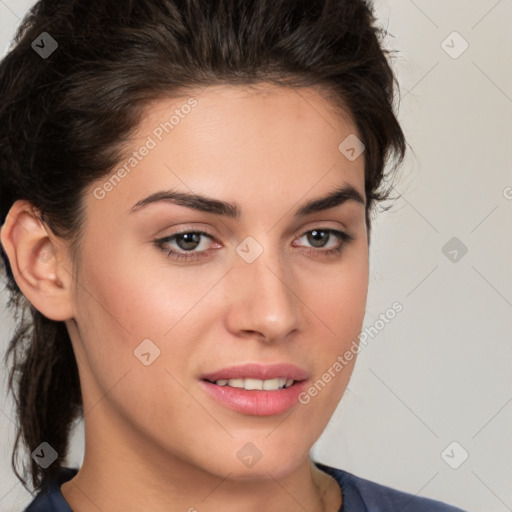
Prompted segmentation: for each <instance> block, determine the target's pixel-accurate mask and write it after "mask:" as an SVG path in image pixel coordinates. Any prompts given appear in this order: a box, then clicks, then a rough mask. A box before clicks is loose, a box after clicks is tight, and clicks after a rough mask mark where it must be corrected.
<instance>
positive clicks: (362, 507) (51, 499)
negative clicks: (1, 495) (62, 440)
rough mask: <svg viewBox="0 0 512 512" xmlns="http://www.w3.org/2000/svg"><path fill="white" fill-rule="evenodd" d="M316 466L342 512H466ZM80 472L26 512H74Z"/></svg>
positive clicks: (62, 476) (67, 474) (68, 474)
mask: <svg viewBox="0 0 512 512" xmlns="http://www.w3.org/2000/svg"><path fill="white" fill-rule="evenodd" d="M315 464H316V466H317V467H318V468H319V469H321V470H322V471H324V472H325V473H328V474H329V475H331V476H332V477H334V478H335V479H336V481H337V482H338V483H339V484H340V487H341V490H342V506H341V508H340V510H339V512H464V511H463V510H461V509H460V508H456V507H453V506H451V505H446V504H444V503H442V502H440V501H437V500H432V499H429V498H423V497H419V496H415V495H414V494H409V493H406V492H402V491H398V490H396V489H393V488H391V487H387V486H385V485H381V484H377V483H375V482H372V481H370V480H366V479H364V478H361V477H358V476H356V475H354V474H352V473H349V472H348V471H344V470H342V469H336V468H332V467H330V466H326V465H324V464H321V463H319V462H315ZM77 472H78V469H75V468H61V469H60V470H59V473H58V475H57V477H56V478H55V479H54V480H53V481H52V482H51V484H50V486H49V487H48V489H47V490H46V491H45V492H42V491H41V492H39V494H38V495H37V496H36V497H35V498H34V500H33V501H32V502H31V503H30V505H29V506H28V507H27V508H26V509H25V510H24V512H72V510H71V508H70V507H69V505H68V504H67V502H66V500H65V499H64V497H63V496H62V493H61V492H60V486H61V484H63V483H64V482H66V481H67V480H70V479H71V478H73V477H74V476H75V475H76V473H77Z"/></svg>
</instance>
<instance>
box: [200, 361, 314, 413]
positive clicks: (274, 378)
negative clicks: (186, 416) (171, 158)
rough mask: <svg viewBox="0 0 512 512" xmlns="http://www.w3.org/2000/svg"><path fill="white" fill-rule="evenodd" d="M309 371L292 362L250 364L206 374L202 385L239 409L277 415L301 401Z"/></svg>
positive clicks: (224, 403) (234, 408) (211, 394)
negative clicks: (300, 396) (299, 399)
mask: <svg viewBox="0 0 512 512" xmlns="http://www.w3.org/2000/svg"><path fill="white" fill-rule="evenodd" d="M308 379H309V374H308V372H306V370H303V369H302V368H299V367H298V366H295V365H291V364H274V365H259V364H247V365H242V366H233V367H230V368H224V369H222V370H218V371H216V372H213V373H210V374H207V375H202V376H201V378H200V382H201V387H202V388H203V390H204V391H205V392H206V393H207V394H208V395H209V396H210V397H212V398H213V399H214V400H215V401H216V402H217V403H220V404H222V405H223V406H224V407H227V408H228V409H231V410H234V411H236V412H238V413H242V414H248V415H252V416H275V415H279V414H282V413H284V412H286V411H288V410H289V409H291V408H292V407H294V406H296V405H297V403H298V397H299V395H300V394H301V393H302V392H303V391H304V389H306V386H307V381H308Z"/></svg>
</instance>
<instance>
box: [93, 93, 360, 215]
mask: <svg viewBox="0 0 512 512" xmlns="http://www.w3.org/2000/svg"><path fill="white" fill-rule="evenodd" d="M358 135H359V134H358V132H357V130H356V128H355V126H354V124H353V122H352V120H351V117H350V115H349V114H348V113H344V112H342V111H337V110H335V108H334V107H333V104H332V103H330V102H329V101H328V100H327V99H325V97H324V96H323V95H322V94H321V93H320V91H319V90H316V89H310V88H303V89H292V88H289V87H281V86H277V85H272V84H264V85H262V84H259V85H258V86H251V87H249V86H234V85H215V86H209V87H205V88H202V89H192V90H190V91H188V92H187V94H183V95H181V96H179V97H173V98H165V99H159V100H157V101H153V102H152V103H151V104H149V105H148V106H147V107H146V109H145V111H144V113H143V115H142V117H141V122H140V124H139V126H138V127H137V129H136V130H135V132H134V134H133V136H132V138H131V139H130V141H129V144H128V147H127V150H126V154H125V158H124V159H123V160H122V161H121V162H119V164H118V165H117V166H116V168H114V169H113V170H112V172H111V173H110V174H109V175H108V176H106V177H104V178H103V179H102V180H100V182H101V183H105V182H108V181H109V180H110V182H111V184H112V186H109V187H107V188H109V192H108V194H107V195H106V197H105V199H106V200H108V201H104V202H103V201H102V202H103V203H107V202H108V203H110V204H115V203H116V202H117V203H118V204H119V205H120V206H121V205H122V203H126V204H127V205H128V204H129V206H130V207H131V206H133V205H134V204H135V203H137V202H138V201H140V200H141V199H142V198H143V197H144V196H146V195H149V194H152V193H155V192H158V191H160V190H167V189H171V188H173V189H181V190H183V191H186V192H195V193H198V194H204V195H208V196H210V197H211V196H214V197H218V198H219V199H221V200H225V201H233V200H236V201H237V202H238V203H239V204H243V203H244V200H246V201H247V202H248V203H251V205H252V208H260V209H261V208H266V206H265V205H264V202H265V201H267V200H268V202H269V203H270V202H272V203H275V202H276V201H277V202H283V201H288V202H292V203H295V202H297V201H298V200H299V199H301V198H307V197H308V195H309V197H315V196H318V195H322V194H323V193H324V192H325V191H327V190H332V189H333V188H334V187H339V186H340V185H342V184H344V183H349V184H351V185H353V186H354V187H355V188H356V189H358V190H359V192H360V193H361V195H363V197H364V155H361V156H360V157H359V158H357V159H354V160H351V159H348V158H347V157H346V156H345V154H344V153H343V152H342V149H340V146H342V143H343V141H344V140H346V139H347V138H348V137H354V136H358ZM120 170H121V172H119V171H120ZM119 175H121V177H120V176H119ZM95 185H96V186H97V185H98V184H97V183H96V184H95ZM251 205H249V206H248V207H251ZM267 206H268V205H267ZM122 209H123V210H125V211H126V208H125V206H122Z"/></svg>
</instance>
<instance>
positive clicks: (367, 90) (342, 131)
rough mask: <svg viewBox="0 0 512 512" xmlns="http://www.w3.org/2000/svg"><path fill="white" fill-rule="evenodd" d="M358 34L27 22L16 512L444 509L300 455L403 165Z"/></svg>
mask: <svg viewBox="0 0 512 512" xmlns="http://www.w3.org/2000/svg"><path fill="white" fill-rule="evenodd" d="M374 21H375V19H374V16H373V13H372V10H371V8H370V6H369V5H367V3H365V2H364V1H363V0H357V1H356V0H347V1H341V0H338V1H320V0H318V1H316V0H315V1H311V0H307V1H306V0H304V1H294V2H271V1H270V0H268V1H267V0H259V1H244V2H235V1H230V0H217V1H207V0H187V1H180V0H150V1H142V0H133V1H129V2H124V3H119V2H114V1H112V0H106V1H103V2H100V3H98V4H97V5H95V6H94V8H93V9H91V6H90V3H86V2H83V1H73V2H69V1H66V2H63V1H62V2H57V1H53V2H50V1H41V2H39V3H37V4H36V6H35V7H34V8H33V10H32V11H31V13H30V14H29V16H28V17H27V18H26V19H25V20H24V22H23V24H22V26H21V28H20V29H19V32H18V36H17V40H16V46H15V47H14V48H13V50H12V51H11V52H10V53H9V54H8V56H7V57H6V58H5V59H4V61H3V62H2V63H1V65H0V88H1V90H2V98H3V99H2V103H1V106H0V126H1V127H2V128H1V145H0V147H1V151H2V154H1V158H0V162H1V168H0V169H1V170H0V172H1V179H2V192H1V199H0V212H1V217H2V230H1V243H2V249H3V253H2V255H3V258H4V262H5V270H6V274H7V276H8V280H9V281H8V286H9V290H10V293H11V294H12V303H13V304H14V305H15V306H17V307H18V308H19V309H18V311H19V312H24V314H21V315H19V316H18V317H17V318H18V321H19V323H18V325H17V331H16V333H15V336H14V337H13V339H12V341H11V345H10V348H9V352H8V357H9V360H10V363H11V364H12V372H11V379H10V386H11V388H12V390H13V392H14V394H15V397H16V400H17V411H18V417H19V432H18V438H17V442H16V446H15V452H14V454H13V468H14V470H15V472H16V474H17V475H18V477H19V478H20V479H21V480H22V482H23V483H24V484H25V485H26V486H27V488H28V484H27V479H26V477H27V476H28V477H30V478H31V484H32V486H33V488H34V489H35V490H37V491H38V494H37V496H36V497H35V498H34V501H33V502H32V503H31V504H30V506H29V507H28V508H27V509H26V510H28V511H30V512H34V511H36V510H37V511H39V512H43V511H44V512H47V511H57V512H64V511H69V510H73V511H75V512H88V511H93V510H94V511H97V510H103V511H107V510H108V511H114V512H115V511H121V510H123V511H130V510H133V511H139V510H151V511H152V512H159V511H163V510H165V511H172V512H174V511H181V510H188V511H195V510H198V511H217V510H226V511H229V510H237V511H239V510H244V511H252V510H254V511H256V510H258V511H259V510H262V509H264V510H266V511H276V512H277V511H280V512H282V511H292V510H293V511H295V510H308V511H315V512H317V511H318V512H320V511H322V512H335V511H339V510H342V511H344V512H359V511H366V510H368V511H369V510H371V511H399V510H400V511H408V510H409V511H413V510H414V511H427V510H428V511H456V510H459V509H455V508H454V507H451V506H449V505H445V504H442V503H440V502H438V501H434V500H430V499H426V498H420V497H416V496H413V495H410V494H406V493H403V492H400V491H398V490H395V489H392V488H389V487H385V486H382V485H379V484H377V483H375V482H370V481H368V480H365V479H363V478H361V477H358V476H356V475H353V474H351V473H349V472H347V471H344V470H341V469H338V468H332V467H328V466H325V465H323V464H320V463H317V462H315V461H313V460H311V459H310V456H309V451H310V449H311V446H312V445H313V443H314V442H315V441H316V440H317V439H318V437H319V436H320V435H321V433H322V431H323V429H324V428H325V426H326V425H327V423H328V421H329V418H330V417H331V415H332V413H333V411H334V410H335V408H336V406H337V404H338V402H339V401H340V399H341V397H342V395H343V392H344V390H345V389H346V387H347V385H348V381H349V379H350V375H351V373H352V371H353V366H354V363H355V358H353V359H349V360H344V363H343V364H341V363H340V362H339V360H338V356H339V355H340V354H344V353H345V352H346V351H347V350H348V349H349V348H350V347H351V344H352V342H353V340H354V339H357V335H358V333H359V332H360V330H361V326H362V322H363V318H364V312H365V306H366V296H367V289H368V248H369V243H370V228H371V222H370V214H371V212H372V211H373V208H374V206H375V205H376V204H377V203H378V202H379V201H381V200H383V199H385V198H386V197H387V196H388V194H389V191H390V189H387V190H383V187H382V184H383V183H384V178H385V176H384V168H385V166H386V163H388V162H389V163H395V164H398V163H400V162H401V160H402V159H403V156H404V152H405V138H404V135H403V133H402V130H401V128H400V126H399V124H398V122H397V120H396V117H395V114H394V112H393V107H392V106H393V97H394V81H395V78H394V75H393V73H392V70H391V68H390V67H389V64H388V61H387V59H386V51H385V50H384V49H382V48H381V46H380V43H379V37H378V36H379V29H378V28H377V27H375V26H374ZM326 375H327V377H326ZM320 381H321V382H323V383H324V384H325V385H324V386H323V387H322V388H321V389H320V390H319V389H318V386H317V383H318V382H320ZM315 389H316V392H315V391H314V390H315ZM81 416H83V419H84V428H85V453H84V460H83V464H82V466H81V467H80V468H68V467H66V462H65V457H66V452H67V449H68V437H69V434H70V429H71V426H72V424H73V421H74V420H75V419H77V418H80V417H81ZM21 445H24V447H25V448H26V449H27V450H28V454H27V462H28V465H27V467H26V472H25V473H23V474H20V473H19V472H18V470H17V466H16V453H17V450H18V449H19V448H20V447H21ZM29 457H30V458H29Z"/></svg>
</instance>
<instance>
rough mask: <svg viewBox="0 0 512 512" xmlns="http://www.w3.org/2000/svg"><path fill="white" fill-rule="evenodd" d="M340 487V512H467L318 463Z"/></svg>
mask: <svg viewBox="0 0 512 512" xmlns="http://www.w3.org/2000/svg"><path fill="white" fill-rule="evenodd" d="M315 464H316V466H317V467H318V468H319V469H321V470H322V471H325V472H326V473H328V474H329V475H331V476H332V477H334V478H335V479H336V480H337V482H338V483H339V484H340V486H341V489H342V495H343V505H342V508H341V510H340V512H464V511H463V510H462V509H460V508H457V507H454V506H452V505H448V504H446V503H443V502H441V501H437V500H434V499H430V498H424V497H421V496H415V495H414V494H410V493H407V492H403V491H399V490H397V489H394V488H392V487H387V486H385V485H382V484H378V483H376V482H372V481H371V480H367V479H365V478H362V477H359V476H357V475H354V474H352V473H349V472H348V471H344V470H342V469H337V468H333V467H330V466H326V465H324V464H320V463H319V462H315Z"/></svg>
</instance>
